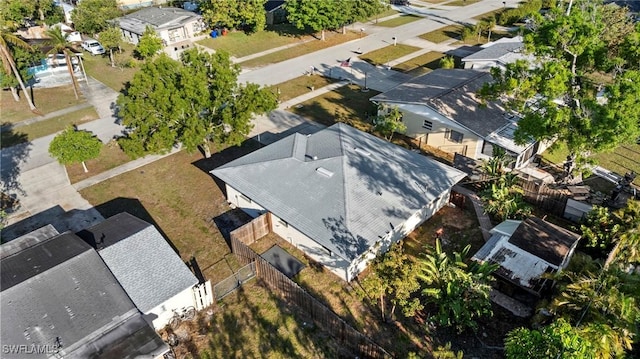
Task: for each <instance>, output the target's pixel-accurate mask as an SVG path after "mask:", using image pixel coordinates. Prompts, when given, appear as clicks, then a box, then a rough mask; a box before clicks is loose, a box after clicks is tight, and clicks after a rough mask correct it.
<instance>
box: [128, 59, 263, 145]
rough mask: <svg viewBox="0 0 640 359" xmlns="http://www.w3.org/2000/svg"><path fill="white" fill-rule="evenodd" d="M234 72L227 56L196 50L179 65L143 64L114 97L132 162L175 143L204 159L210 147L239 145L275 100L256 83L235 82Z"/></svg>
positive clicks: (165, 61) (165, 62) (164, 61)
mask: <svg viewBox="0 0 640 359" xmlns="http://www.w3.org/2000/svg"><path fill="white" fill-rule="evenodd" d="M239 73H240V68H239V67H238V66H237V65H234V64H232V63H231V60H230V57H229V54H227V53H225V52H223V51H218V52H216V53H215V54H208V53H205V52H200V51H198V50H197V49H192V50H188V51H185V52H184V53H183V54H182V57H181V61H180V62H178V61H174V60H171V59H170V58H168V57H167V56H166V55H164V54H161V55H160V56H159V57H157V58H155V59H153V60H150V61H147V62H146V63H145V64H144V65H143V66H142V67H141V69H140V71H139V72H138V73H136V75H135V77H134V78H133V80H132V81H131V82H130V83H129V84H128V85H127V87H126V89H125V92H124V94H122V95H120V97H119V98H118V106H119V108H120V112H119V113H120V115H121V116H122V119H123V123H124V125H125V126H127V127H128V129H129V132H128V135H127V137H126V138H123V139H121V140H120V144H121V145H122V147H123V149H124V151H125V152H126V153H127V154H129V155H130V156H132V157H137V156H141V155H144V154H147V153H162V152H166V151H168V150H170V149H171V148H172V147H173V146H174V145H176V144H177V143H182V144H183V145H184V146H185V147H186V148H187V150H190V151H193V150H195V149H196V148H198V147H201V148H202V149H203V151H204V153H205V156H206V157H209V156H210V154H211V150H210V147H209V144H210V142H212V143H214V144H215V145H224V144H239V143H241V142H242V141H243V140H244V139H245V138H246V136H247V135H248V134H249V131H250V130H251V128H252V124H251V119H252V117H253V116H254V115H255V114H261V113H265V112H267V111H270V110H272V109H274V108H275V107H276V98H275V95H274V94H273V93H272V92H270V91H268V90H266V89H263V88H260V87H259V86H258V85H256V84H251V83H248V84H244V85H240V84H238V83H237V78H238V74H239Z"/></svg>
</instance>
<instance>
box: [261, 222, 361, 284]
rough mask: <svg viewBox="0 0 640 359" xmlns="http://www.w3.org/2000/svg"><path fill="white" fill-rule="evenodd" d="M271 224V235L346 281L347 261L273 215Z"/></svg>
mask: <svg viewBox="0 0 640 359" xmlns="http://www.w3.org/2000/svg"><path fill="white" fill-rule="evenodd" d="M271 223H272V225H271V227H272V229H273V233H275V234H277V235H279V236H280V237H282V238H284V239H285V240H286V241H287V242H289V243H291V244H292V245H293V246H295V247H296V248H298V249H300V250H301V251H303V252H304V253H306V254H307V255H308V256H309V257H311V258H312V259H313V260H315V261H316V262H318V263H320V264H322V265H323V266H324V267H325V268H327V269H329V270H330V271H331V272H333V273H334V274H335V275H337V276H338V277H340V278H342V279H344V280H347V267H348V266H349V262H348V261H347V260H345V259H344V258H341V257H339V256H337V255H336V254H335V253H331V252H330V251H329V250H328V249H327V248H325V247H323V246H322V245H320V244H319V243H318V242H316V241H314V240H312V239H311V238H309V237H307V236H306V235H304V234H303V233H302V232H300V231H298V230H297V229H295V228H293V227H292V226H291V225H289V224H288V223H286V222H285V221H283V220H282V219H280V218H278V217H277V216H276V215H274V214H273V213H271Z"/></svg>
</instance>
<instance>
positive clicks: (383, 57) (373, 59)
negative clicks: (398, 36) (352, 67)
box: [360, 44, 420, 66]
mask: <svg viewBox="0 0 640 359" xmlns="http://www.w3.org/2000/svg"><path fill="white" fill-rule="evenodd" d="M418 50H420V48H419V47H415V46H409V45H404V44H398V45H396V46H393V45H390V46H386V47H383V48H381V49H378V50H375V51H371V52H367V53H366V54H364V55H360V59H362V60H364V61H366V62H368V63H370V64H372V65H376V66H378V65H384V64H386V63H388V62H389V61H392V60H395V59H397V58H400V57H402V56H405V55H409V54H411V53H413V52H416V51H418Z"/></svg>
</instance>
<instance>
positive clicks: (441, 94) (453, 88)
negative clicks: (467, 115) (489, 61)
mask: <svg viewBox="0 0 640 359" xmlns="http://www.w3.org/2000/svg"><path fill="white" fill-rule="evenodd" d="M461 70H462V69H461ZM472 71H475V70H472ZM484 75H487V73H486V72H482V71H478V72H477V74H475V75H474V76H472V77H471V78H469V79H468V80H465V81H463V82H461V83H459V84H457V85H456V86H455V87H452V88H450V89H448V90H446V91H443V92H442V93H440V94H438V95H437V96H434V97H432V98H430V99H429V100H431V101H433V100H437V99H439V98H440V97H443V96H445V95H448V94H449V93H451V92H453V91H458V89H460V88H461V87H464V86H466V85H468V84H469V83H471V82H472V81H475V80H477V79H478V78H480V77H482V76H484ZM474 102H476V103H477V102H478V101H475V100H474Z"/></svg>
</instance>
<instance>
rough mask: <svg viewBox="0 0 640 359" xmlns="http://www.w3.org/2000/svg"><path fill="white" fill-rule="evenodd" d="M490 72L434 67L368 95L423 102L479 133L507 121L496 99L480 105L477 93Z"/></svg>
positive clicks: (483, 133)
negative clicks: (424, 73)
mask: <svg viewBox="0 0 640 359" xmlns="http://www.w3.org/2000/svg"><path fill="white" fill-rule="evenodd" d="M490 81H492V77H491V74H489V73H487V72H482V71H476V70H466V69H437V70H435V71H432V72H430V73H428V74H426V75H423V76H418V77H415V78H413V79H411V80H409V81H407V82H405V83H403V84H400V85H398V86H396V87H394V88H392V89H391V90H389V91H387V92H384V93H381V94H379V95H376V96H374V97H372V98H371V101H374V102H390V103H406V104H416V105H426V106H429V107H431V108H432V109H434V110H436V111H438V112H439V113H441V114H442V115H444V116H446V117H448V118H450V119H452V120H453V121H455V122H457V123H459V124H461V125H463V126H464V127H466V128H468V129H470V130H471V131H473V132H475V133H477V134H478V135H480V136H487V135H489V134H490V133H492V132H494V131H495V130H497V129H499V128H502V127H504V126H505V125H507V124H508V123H509V122H510V121H509V120H508V119H507V118H505V111H506V110H505V108H504V107H503V106H502V105H500V104H499V103H498V102H494V101H488V102H485V103H484V104H482V105H481V101H480V100H479V97H478V95H477V92H478V90H480V88H481V87H482V85H483V84H485V83H487V82H490Z"/></svg>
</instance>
